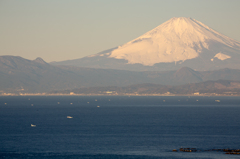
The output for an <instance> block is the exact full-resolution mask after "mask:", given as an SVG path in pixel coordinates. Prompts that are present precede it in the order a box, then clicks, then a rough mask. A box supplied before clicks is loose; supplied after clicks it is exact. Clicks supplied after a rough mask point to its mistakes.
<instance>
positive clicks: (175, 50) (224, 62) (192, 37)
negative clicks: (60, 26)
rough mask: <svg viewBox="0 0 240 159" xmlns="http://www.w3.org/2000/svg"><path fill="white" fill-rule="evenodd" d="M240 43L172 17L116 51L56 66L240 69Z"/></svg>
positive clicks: (194, 21) (196, 22)
mask: <svg viewBox="0 0 240 159" xmlns="http://www.w3.org/2000/svg"><path fill="white" fill-rule="evenodd" d="M239 63H240V42H238V41H236V40H234V39H231V38H229V37H227V36H225V35H223V34H221V33H219V32H217V31H215V30H213V29H212V28H210V27H208V26H207V25H205V24H203V23H201V22H199V21H197V20H195V19H192V18H185V17H179V18H176V17H175V18H172V19H170V20H168V21H167V22H165V23H163V24H161V25H159V26H158V27H156V28H154V29H153V30H151V31H149V32H147V33H145V34H143V35H142V36H140V37H138V38H136V39H134V40H132V41H130V42H128V43H126V44H124V45H121V46H118V47H116V48H113V49H110V50H106V51H103V52H101V53H98V54H94V55H90V56H87V57H84V58H81V59H76V60H69V61H62V62H57V63H54V64H56V65H58V64H61V65H75V66H82V67H92V68H113V69H123V70H135V71H139V70H155V71H156V70H174V69H175V70H176V69H178V68H180V67H190V68H192V69H195V70H215V69H220V68H239V66H240V65H239Z"/></svg>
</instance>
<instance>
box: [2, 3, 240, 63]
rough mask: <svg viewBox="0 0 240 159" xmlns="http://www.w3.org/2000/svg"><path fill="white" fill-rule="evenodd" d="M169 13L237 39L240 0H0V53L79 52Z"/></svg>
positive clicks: (116, 41) (49, 56) (49, 57)
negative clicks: (191, 19)
mask: <svg viewBox="0 0 240 159" xmlns="http://www.w3.org/2000/svg"><path fill="white" fill-rule="evenodd" d="M172 17H191V18H194V19H196V20H198V21H201V22H203V23H204V24H206V25H208V26H209V27H211V28H213V29H215V30H217V31H219V32H220V33H223V34H225V35H227V36H229V37H231V38H233V39H235V40H238V41H240V0H0V55H15V56H22V57H24V58H27V59H31V60H32V59H35V58H36V57H42V58H43V59H44V60H45V61H47V62H50V61H62V60H67V59H76V58H81V57H84V56H87V55H91V54H95V53H98V52H100V51H103V50H106V49H110V48H112V47H115V46H118V45H122V44H124V43H126V42H128V41H130V40H132V39H134V38H137V37H138V36H140V35H142V34H144V33H145V32H147V31H149V30H151V29H153V28H155V27H157V26H158V25H160V24H162V23H163V22H165V21H167V20H169V19H171V18H172Z"/></svg>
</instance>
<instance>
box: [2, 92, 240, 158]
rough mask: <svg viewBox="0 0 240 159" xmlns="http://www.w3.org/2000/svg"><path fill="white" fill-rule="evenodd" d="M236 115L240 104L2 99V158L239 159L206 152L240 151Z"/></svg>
mask: <svg viewBox="0 0 240 159" xmlns="http://www.w3.org/2000/svg"><path fill="white" fill-rule="evenodd" d="M239 114H240V97H188V96H182V97H179V96H178V97H175V96H166V97H157V96H154V97H153V96H148V97H140V96H137V97H134V96H131V97H127V96H120V97H117V96H95V97H93V96H23V97H21V96H19V97H18V96H17V97H11V96H9V97H0V158H6V159H8V158H29V159H35V158H36V159H38V158H39V159H40V158H47V159H48V158H50V159H55V158H60V159H63V158H64V159H65V158H70V159H71V158H74V159H75V158H83V159H95V158H100V159H115V158H116V159H125V158H126V159H146V158H150V159H157V158H158V159H165V158H166V159H168V158H172V159H183V158H194V159H200V158H204V159H205V158H209V159H210V158H213V159H221V158H222V159H225V158H240V155H228V154H225V153H224V152H216V151H206V150H210V149H227V148H229V149H240V115H239ZM67 116H70V117H72V118H67ZM31 124H32V125H35V127H34V126H31ZM181 147H182V148H187V147H190V148H197V150H198V151H197V152H173V151H172V150H173V149H177V150H179V148H181Z"/></svg>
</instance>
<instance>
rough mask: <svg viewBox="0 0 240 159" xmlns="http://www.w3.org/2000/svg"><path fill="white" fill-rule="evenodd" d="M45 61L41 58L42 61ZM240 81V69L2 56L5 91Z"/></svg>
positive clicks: (1, 77) (1, 84) (1, 89)
mask: <svg viewBox="0 0 240 159" xmlns="http://www.w3.org/2000/svg"><path fill="white" fill-rule="evenodd" d="M40 61H41V60H40ZM219 79H222V80H239V79H240V70H237V69H226V68H225V69H221V70H217V71H195V70H193V69H191V68H187V67H183V68H181V69H178V70H174V71H142V72H136V71H126V70H114V69H94V68H83V67H75V66H54V65H51V64H48V63H41V62H40V63H39V62H38V61H36V60H27V59H24V58H22V57H16V56H0V81H1V82H0V93H1V92H28V93H36V92H48V91H53V90H66V89H75V88H83V87H90V86H95V87H100V86H119V87H122V86H126V85H132V84H142V83H152V84H161V85H183V84H188V83H196V82H204V81H207V80H219Z"/></svg>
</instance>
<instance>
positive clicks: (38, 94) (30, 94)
mask: <svg viewBox="0 0 240 159" xmlns="http://www.w3.org/2000/svg"><path fill="white" fill-rule="evenodd" d="M7 96H159V97H160V96H162V97H164V96H194V97H201V96H213V97H214V96H218V97H219V96H227V97H228V96H234V97H236V96H240V94H234V95H228V94H199V95H194V94H168V95H167V94H118V95H112V94H40V93H36V94H32V93H29V94H21V95H20V94H5V95H2V94H1V95H0V97H7Z"/></svg>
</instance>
